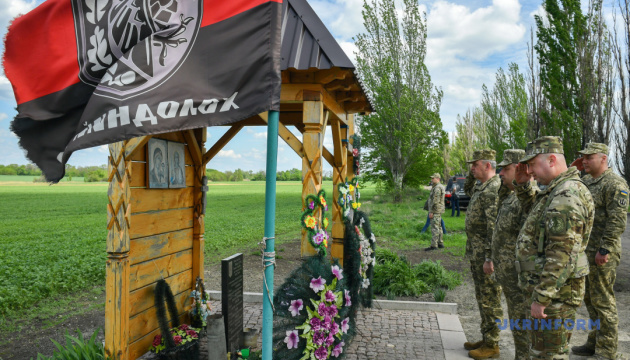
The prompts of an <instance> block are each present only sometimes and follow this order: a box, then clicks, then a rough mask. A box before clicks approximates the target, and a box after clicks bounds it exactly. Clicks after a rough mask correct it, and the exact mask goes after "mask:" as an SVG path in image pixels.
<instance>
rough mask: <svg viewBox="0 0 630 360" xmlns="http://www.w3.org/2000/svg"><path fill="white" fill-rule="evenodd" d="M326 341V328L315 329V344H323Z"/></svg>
mask: <svg viewBox="0 0 630 360" xmlns="http://www.w3.org/2000/svg"><path fill="white" fill-rule="evenodd" d="M324 341H326V333H325V332H324V330H319V331H315V333H314V334H313V344H315V345H322V344H324Z"/></svg>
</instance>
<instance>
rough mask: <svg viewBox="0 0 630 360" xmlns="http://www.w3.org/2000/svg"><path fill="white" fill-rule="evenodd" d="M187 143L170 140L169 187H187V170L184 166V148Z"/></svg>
mask: <svg viewBox="0 0 630 360" xmlns="http://www.w3.org/2000/svg"><path fill="white" fill-rule="evenodd" d="M184 147H185V145H184V144H182V143H177V142H172V141H169V142H168V169H169V177H168V178H169V181H168V187H169V188H184V187H186V171H185V168H184V166H185V165H186V164H185V162H184V151H185V149H184Z"/></svg>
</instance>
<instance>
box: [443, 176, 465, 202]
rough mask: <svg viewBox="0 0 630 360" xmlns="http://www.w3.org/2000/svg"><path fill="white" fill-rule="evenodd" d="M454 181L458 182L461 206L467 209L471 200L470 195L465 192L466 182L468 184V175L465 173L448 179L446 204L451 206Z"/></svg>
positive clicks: (445, 196)
mask: <svg viewBox="0 0 630 360" xmlns="http://www.w3.org/2000/svg"><path fill="white" fill-rule="evenodd" d="M453 183H456V184H457V188H458V190H457V195H458V196H459V208H460V209H466V208H467V207H468V203H469V202H470V196H468V195H466V193H465V192H464V184H466V177H465V176H464V175H455V176H453V177H450V178H449V179H448V182H447V183H446V194H445V195H444V204H445V205H446V207H447V208H449V209H450V208H451V189H452V188H453Z"/></svg>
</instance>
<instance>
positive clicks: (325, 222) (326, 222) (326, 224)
mask: <svg viewBox="0 0 630 360" xmlns="http://www.w3.org/2000/svg"><path fill="white" fill-rule="evenodd" d="M327 227H328V218H324V228H327Z"/></svg>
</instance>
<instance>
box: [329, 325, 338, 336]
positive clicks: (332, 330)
mask: <svg viewBox="0 0 630 360" xmlns="http://www.w3.org/2000/svg"><path fill="white" fill-rule="evenodd" d="M330 333H331V334H333V335H337V334H338V333H339V325H337V323H336V322H333V323H332V326H331V327H330Z"/></svg>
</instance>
